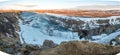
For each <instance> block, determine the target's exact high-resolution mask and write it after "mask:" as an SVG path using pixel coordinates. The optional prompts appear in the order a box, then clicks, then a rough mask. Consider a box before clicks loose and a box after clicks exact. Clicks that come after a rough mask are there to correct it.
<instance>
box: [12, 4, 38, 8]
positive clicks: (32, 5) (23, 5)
mask: <svg viewBox="0 0 120 55" xmlns="http://www.w3.org/2000/svg"><path fill="white" fill-rule="evenodd" d="M13 5H14V6H22V7H36V6H38V5H35V4H13Z"/></svg>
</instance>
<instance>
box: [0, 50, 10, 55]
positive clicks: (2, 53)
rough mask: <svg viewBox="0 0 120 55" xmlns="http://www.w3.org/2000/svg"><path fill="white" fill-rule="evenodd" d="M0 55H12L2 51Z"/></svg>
mask: <svg viewBox="0 0 120 55" xmlns="http://www.w3.org/2000/svg"><path fill="white" fill-rule="evenodd" d="M0 55H10V54H7V53H4V52H2V51H0Z"/></svg>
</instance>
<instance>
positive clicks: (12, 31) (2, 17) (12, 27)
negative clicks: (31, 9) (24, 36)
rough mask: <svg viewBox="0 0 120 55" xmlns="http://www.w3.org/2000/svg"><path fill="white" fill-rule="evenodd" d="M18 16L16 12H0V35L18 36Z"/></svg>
mask: <svg viewBox="0 0 120 55" xmlns="http://www.w3.org/2000/svg"><path fill="white" fill-rule="evenodd" d="M18 19H19V16H18V14H17V13H0V37H11V38H19V37H18V35H17V33H16V31H18V30H19V26H18Z"/></svg>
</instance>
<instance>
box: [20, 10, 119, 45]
mask: <svg viewBox="0 0 120 55" xmlns="http://www.w3.org/2000/svg"><path fill="white" fill-rule="evenodd" d="M46 15H52V16H56V17H62V18H65V19H75V20H77V21H79V20H82V21H84V22H87V23H89V24H90V26H91V27H94V25H93V24H91V21H93V22H94V24H96V25H97V26H98V25H99V24H97V23H96V21H97V20H106V19H109V20H110V21H109V23H110V24H111V25H115V24H120V21H118V20H117V18H118V17H120V16H113V17H108V18H83V17H69V16H63V15H56V14H37V13H31V12H25V13H22V14H21V17H22V19H23V20H19V26H20V28H21V31H20V32H19V35H20V36H21V37H20V39H21V42H22V43H23V40H24V41H25V42H26V43H28V44H38V45H42V44H43V41H44V40H45V39H48V40H52V41H54V42H55V43H57V44H60V43H61V42H63V41H71V40H80V39H79V36H78V33H75V32H72V31H71V30H68V29H65V28H64V27H61V26H59V25H54V23H51V22H49V17H47V16H46ZM83 25H85V24H83ZM119 34H120V31H119V30H118V31H116V32H114V33H111V34H109V35H107V34H101V35H97V36H92V38H93V39H95V40H94V41H93V42H97V43H103V44H108V43H109V41H110V40H111V39H113V38H115V37H116V36H117V35H119ZM83 40H84V39H83ZM90 41H91V40H90Z"/></svg>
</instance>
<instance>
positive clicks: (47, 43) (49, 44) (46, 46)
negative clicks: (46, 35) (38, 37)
mask: <svg viewBox="0 0 120 55" xmlns="http://www.w3.org/2000/svg"><path fill="white" fill-rule="evenodd" d="M56 46H58V45H57V44H55V43H54V42H53V41H52V40H45V41H44V42H43V45H42V46H41V49H42V50H47V49H50V48H54V47H56Z"/></svg>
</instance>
